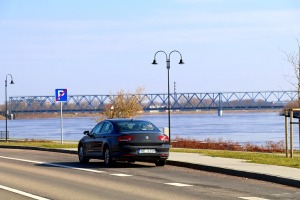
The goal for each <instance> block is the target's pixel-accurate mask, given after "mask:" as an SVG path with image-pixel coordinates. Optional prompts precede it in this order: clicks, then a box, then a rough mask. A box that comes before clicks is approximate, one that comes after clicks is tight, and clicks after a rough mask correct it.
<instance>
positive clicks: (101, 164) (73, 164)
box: [36, 162, 155, 169]
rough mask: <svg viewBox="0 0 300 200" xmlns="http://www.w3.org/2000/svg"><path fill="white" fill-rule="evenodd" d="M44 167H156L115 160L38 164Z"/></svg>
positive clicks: (150, 164)
mask: <svg viewBox="0 0 300 200" xmlns="http://www.w3.org/2000/svg"><path fill="white" fill-rule="evenodd" d="M36 166H42V167H58V168H82V169H132V168H152V167H155V165H154V164H152V163H141V162H138V163H128V162H115V163H114V164H113V165H112V166H109V167H107V166H105V164H104V162H90V163H87V164H81V163H79V162H49V163H41V164H36Z"/></svg>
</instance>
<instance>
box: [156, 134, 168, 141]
mask: <svg viewBox="0 0 300 200" xmlns="http://www.w3.org/2000/svg"><path fill="white" fill-rule="evenodd" d="M158 139H159V140H161V141H162V142H169V137H168V136H167V135H160V136H158Z"/></svg>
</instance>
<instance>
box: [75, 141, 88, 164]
mask: <svg viewBox="0 0 300 200" xmlns="http://www.w3.org/2000/svg"><path fill="white" fill-rule="evenodd" d="M78 159H79V162H80V163H83V164H84V163H88V162H89V161H90V159H89V158H88V157H86V156H85V150H84V147H83V146H82V145H80V147H79V149H78Z"/></svg>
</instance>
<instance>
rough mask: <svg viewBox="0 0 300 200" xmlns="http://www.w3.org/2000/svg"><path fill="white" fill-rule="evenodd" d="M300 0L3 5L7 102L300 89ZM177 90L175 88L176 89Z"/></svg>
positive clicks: (51, 0) (0, 59)
mask: <svg viewBox="0 0 300 200" xmlns="http://www.w3.org/2000/svg"><path fill="white" fill-rule="evenodd" d="M299 22H300V1H298V0H285V1H282V0H263V1H262V0H151V1H141V0H126V1H120V0H119V1H116V0H110V1H100V0H99V1H98V0H97V1H96V0H94V1H92V0H89V1H82V0H44V1H36V0H26V1H23V0H1V1H0V69H1V70H0V78H1V77H2V80H3V86H2V87H0V103H2V102H4V94H5V93H4V89H5V87H4V81H5V78H6V75H7V74H12V75H13V78H14V82H15V84H14V85H8V96H40V95H54V91H55V89H58V88H67V89H68V94H69V95H88V94H112V93H116V92H117V91H120V90H124V91H126V92H127V91H128V92H134V91H135V89H136V88H138V87H144V88H145V90H144V92H145V93H166V92H167V70H166V59H165V56H164V55H163V54H158V55H157V62H158V63H159V65H151V62H152V60H153V57H154V54H155V52H157V51H158V50H164V51H166V52H167V53H169V52H171V51H172V50H178V51H180V52H181V54H182V56H183V60H184V62H185V64H184V65H178V64H177V63H178V62H179V55H178V54H175V53H174V54H172V55H171V69H170V83H171V86H173V83H174V82H176V90H177V92H178V93H180V92H183V93H186V92H197V93H201V92H226V91H266V90H291V89H292V90H293V89H295V88H294V87H293V86H292V85H291V84H290V83H289V82H288V81H287V80H286V79H285V78H284V75H293V68H292V67H291V65H290V64H289V63H288V62H286V61H285V60H284V59H285V55H284V53H283V52H282V50H283V51H286V52H297V48H298V47H297V41H296V39H297V38H298V39H300V23H299ZM172 91H173V88H172Z"/></svg>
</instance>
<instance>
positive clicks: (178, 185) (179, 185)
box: [164, 183, 193, 187]
mask: <svg viewBox="0 0 300 200" xmlns="http://www.w3.org/2000/svg"><path fill="white" fill-rule="evenodd" d="M164 184H166V185H173V186H177V187H190V186H193V185H188V184H183V183H164Z"/></svg>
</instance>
